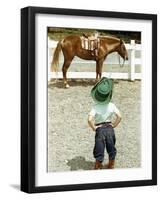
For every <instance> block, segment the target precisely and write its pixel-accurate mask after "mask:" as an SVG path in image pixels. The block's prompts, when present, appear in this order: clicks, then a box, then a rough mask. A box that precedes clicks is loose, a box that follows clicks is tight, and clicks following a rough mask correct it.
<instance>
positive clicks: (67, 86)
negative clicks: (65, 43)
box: [62, 58, 73, 88]
mask: <svg viewBox="0 0 161 200" xmlns="http://www.w3.org/2000/svg"><path fill="white" fill-rule="evenodd" d="M72 59H73V58H70V59H69V58H68V59H66V58H64V64H63V68H62V72H63V82H64V85H65V88H69V85H68V82H67V70H68V68H69V66H70V64H71V62H72Z"/></svg>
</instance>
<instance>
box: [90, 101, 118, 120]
mask: <svg viewBox="0 0 161 200" xmlns="http://www.w3.org/2000/svg"><path fill="white" fill-rule="evenodd" d="M114 114H118V115H119V114H120V111H119V110H118V108H117V107H116V106H115V104H114V103H112V102H109V103H108V104H99V103H97V104H94V105H93V107H92V109H91V111H90V113H89V115H91V116H92V117H93V118H94V120H95V124H99V123H103V122H111V120H112V117H113V115H114Z"/></svg>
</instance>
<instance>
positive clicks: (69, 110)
mask: <svg viewBox="0 0 161 200" xmlns="http://www.w3.org/2000/svg"><path fill="white" fill-rule="evenodd" d="M47 31H48V52H49V54H48V59H49V62H48V63H49V66H48V69H49V72H48V76H49V78H48V79H49V85H48V171H49V172H54V171H72V170H94V168H95V162H96V161H95V160H96V159H95V158H94V156H95V155H93V151H94V150H93V149H94V146H95V145H94V144H95V131H93V130H92V129H91V128H90V127H89V126H88V115H89V114H90V109H91V108H92V106H93V104H94V103H95V102H94V101H93V99H92V97H91V95H90V93H91V89H92V87H93V86H94V85H95V84H96V83H97V81H99V79H100V78H101V77H97V76H99V75H100V76H102V77H107V78H109V79H112V80H113V95H112V99H111V102H114V103H115V104H116V105H117V107H118V108H119V110H120V113H121V118H122V119H121V122H120V124H119V125H118V127H116V130H115V137H116V144H115V148H116V150H115V151H117V153H116V154H117V156H116V160H115V167H114V168H138V167H141V126H140V120H141V119H140V115H141V108H140V102H141V101H140V98H141V32H128V31H119V30H115V31H111V30H91V29H78V28H54V27H48V29H47ZM58 56H59V57H58ZM58 62H59V66H58ZM56 67H58V68H57V69H56ZM133 67H134V69H132V68H133ZM52 70H53V73H52V72H51V71H52ZM51 73H52V74H51ZM97 73H98V74H97ZM131 73H133V74H132V75H131ZM63 74H64V75H63ZM68 74H69V78H68ZM70 75H71V78H70ZM80 75H81V76H82V77H79V76H80ZM83 75H84V77H83ZM52 76H53V78H52ZM60 77H61V78H60ZM114 114H115V113H113V115H114ZM103 115H108V114H107V113H106V112H105V110H104V112H103ZM114 117H115V116H114ZM108 120H109V119H107V118H105V119H103V121H100V122H99V123H103V122H106V121H108ZM111 120H112V119H111ZM102 142H103V143H106V140H103V141H102ZM102 148H103V147H102ZM108 148H109V146H107V147H106V148H105V150H104V151H103V150H102V152H98V153H101V154H103V155H102V156H101V165H102V167H101V168H102V169H108V163H109V154H110V153H111V151H110V150H108Z"/></svg>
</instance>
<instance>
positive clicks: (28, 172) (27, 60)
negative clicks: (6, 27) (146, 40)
mask: <svg viewBox="0 0 161 200" xmlns="http://www.w3.org/2000/svg"><path fill="white" fill-rule="evenodd" d="M39 13H41V14H60V15H73V16H91V17H100V18H101V17H111V18H124V19H139V20H151V21H152V159H153V160H152V179H151V180H139V181H121V182H107V183H89V184H76V185H61V186H42V187H36V186H35V120H36V119H35V91H36V89H35V15H36V14H39ZM156 184H157V15H154V14H138V13H122V12H109V11H96V10H76V9H61V8H44V7H26V8H23V9H21V190H22V191H24V192H27V193H36V192H56V191H57V192H58V191H69V190H85V189H103V188H116V187H131V186H147V185H156Z"/></svg>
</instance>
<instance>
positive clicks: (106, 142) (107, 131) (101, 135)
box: [93, 126, 116, 162]
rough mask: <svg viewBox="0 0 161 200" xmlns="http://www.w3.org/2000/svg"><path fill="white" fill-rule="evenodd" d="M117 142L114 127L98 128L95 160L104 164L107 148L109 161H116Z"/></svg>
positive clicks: (94, 152)
mask: <svg viewBox="0 0 161 200" xmlns="http://www.w3.org/2000/svg"><path fill="white" fill-rule="evenodd" d="M115 142H116V138H115V132H114V129H113V127H112V126H107V127H104V126H103V127H99V128H97V129H96V135H95V146H94V150H93V155H94V158H95V159H96V160H98V161H100V162H102V161H103V160H104V150H105V147H106V150H107V153H108V155H109V160H114V159H115V156H116V148H115Z"/></svg>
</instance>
